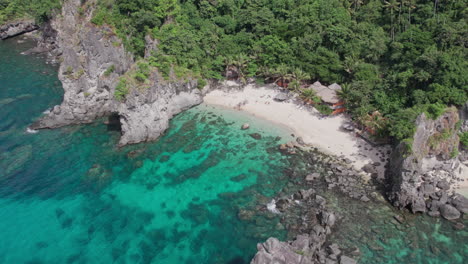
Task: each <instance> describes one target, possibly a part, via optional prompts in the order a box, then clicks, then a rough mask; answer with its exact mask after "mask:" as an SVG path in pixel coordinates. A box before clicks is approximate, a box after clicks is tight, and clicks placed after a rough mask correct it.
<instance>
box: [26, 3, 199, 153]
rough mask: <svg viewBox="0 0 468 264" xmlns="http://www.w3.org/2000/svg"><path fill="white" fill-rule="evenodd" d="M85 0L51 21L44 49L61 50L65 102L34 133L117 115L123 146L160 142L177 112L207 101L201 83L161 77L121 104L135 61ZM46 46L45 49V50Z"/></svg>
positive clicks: (35, 126) (69, 5)
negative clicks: (124, 80)
mask: <svg viewBox="0 0 468 264" xmlns="http://www.w3.org/2000/svg"><path fill="white" fill-rule="evenodd" d="M81 2H82V1H81V0H68V1H65V2H64V3H63V7H62V13H61V15H58V16H56V18H54V19H53V20H52V21H51V22H50V23H49V25H50V28H48V27H45V29H47V30H48V32H47V34H45V35H46V37H45V38H44V39H43V40H42V41H41V42H40V43H41V44H40V47H39V50H41V49H42V48H44V47H48V48H50V47H51V46H53V47H55V49H58V51H57V50H55V51H54V52H53V53H54V54H58V55H60V61H61V64H60V69H59V79H60V80H61V82H62V84H63V89H64V98H63V102H62V103H61V105H58V106H55V107H54V108H53V109H52V110H51V111H50V112H49V113H48V114H47V115H46V116H44V117H42V118H41V119H39V120H38V121H37V122H35V123H34V124H32V125H31V128H32V129H43V128H56V127H61V126H66V125H70V124H83V123H90V122H93V121H94V120H95V119H97V118H99V117H103V116H109V115H111V114H114V115H118V116H119V117H120V122H121V128H122V137H121V140H120V142H119V145H126V144H131V143H139V142H144V141H149V140H154V139H157V138H158V137H159V136H160V135H161V133H163V132H164V130H165V129H167V127H168V124H169V119H170V118H172V116H174V115H175V114H177V113H179V112H181V111H183V110H185V109H187V108H189V107H191V106H194V105H196V104H199V103H201V102H202V97H201V94H200V92H199V91H198V90H197V89H196V88H195V87H196V83H194V82H191V81H188V82H162V81H160V80H161V78H160V77H159V75H158V74H157V73H153V74H152V75H151V76H152V77H151V79H150V81H151V84H150V85H148V87H146V88H145V89H133V90H131V91H129V93H128V95H127V96H126V97H125V99H124V100H116V99H115V98H116V97H115V96H114V94H115V88H116V86H117V84H118V82H119V77H120V76H122V75H124V74H125V73H126V72H127V71H128V70H129V69H130V68H131V67H132V65H133V64H134V63H135V62H134V59H133V57H132V55H131V54H129V53H128V52H126V51H125V49H124V47H123V45H122V44H121V41H120V39H119V38H118V37H117V36H116V35H115V34H114V32H113V31H112V29H111V28H110V27H107V26H102V27H97V26H95V25H94V24H92V23H91V22H90V20H91V18H92V13H93V6H94V2H95V1H88V2H87V8H86V10H85V12H83V11H82V12H79V10H84V9H83V8H82V6H81ZM41 45H42V46H43V47H42V48H41Z"/></svg>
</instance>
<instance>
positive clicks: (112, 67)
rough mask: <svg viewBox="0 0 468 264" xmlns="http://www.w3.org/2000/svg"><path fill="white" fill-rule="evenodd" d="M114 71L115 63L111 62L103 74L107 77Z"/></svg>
mask: <svg viewBox="0 0 468 264" xmlns="http://www.w3.org/2000/svg"><path fill="white" fill-rule="evenodd" d="M114 71H115V65H114V64H112V65H111V66H110V67H109V68H107V70H106V71H105V72H104V76H106V77H108V76H110V75H111V74H112V73H113V72H114Z"/></svg>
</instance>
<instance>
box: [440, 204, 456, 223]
mask: <svg viewBox="0 0 468 264" xmlns="http://www.w3.org/2000/svg"><path fill="white" fill-rule="evenodd" d="M440 214H441V215H442V217H444V218H445V219H447V220H455V219H458V218H460V215H461V214H460V211H458V210H457V208H455V207H453V206H451V205H449V204H444V205H443V206H441V207H440Z"/></svg>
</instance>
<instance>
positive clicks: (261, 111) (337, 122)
mask: <svg viewBox="0 0 468 264" xmlns="http://www.w3.org/2000/svg"><path fill="white" fill-rule="evenodd" d="M227 85H228V86H227V88H229V82H228V83H227ZM230 88H232V89H231V90H227V89H223V90H221V89H216V90H212V91H209V92H207V93H206V94H205V96H204V103H205V104H207V105H216V106H221V107H225V108H229V109H234V110H238V111H243V112H246V113H248V114H250V115H252V116H254V117H256V118H260V119H264V120H267V121H269V122H272V123H274V124H276V125H279V126H282V127H287V128H288V129H289V130H290V131H292V132H293V133H294V135H295V136H296V137H301V138H302V139H303V141H304V142H305V143H306V144H307V145H310V146H312V147H316V148H318V150H319V151H321V152H323V153H324V154H327V155H333V156H336V157H343V158H347V159H349V160H350V163H352V165H353V167H354V168H355V169H356V170H358V171H362V169H363V167H364V166H366V165H368V164H372V165H373V166H374V167H375V169H376V172H377V174H378V178H379V179H383V178H384V172H385V167H384V166H385V164H386V163H387V159H388V156H389V155H388V154H389V151H390V147H389V146H388V145H384V146H372V145H371V144H369V143H368V142H366V141H365V140H363V139H362V138H359V137H357V136H356V135H354V134H353V132H348V131H344V130H343V129H342V126H343V125H344V124H345V123H346V122H348V121H349V119H348V118H347V117H345V116H343V115H338V116H332V117H325V118H321V117H320V116H319V115H320V113H319V112H318V111H317V110H315V109H312V110H311V109H308V108H307V107H305V106H301V105H299V104H297V103H295V102H293V100H291V99H289V100H286V101H284V102H278V101H275V100H273V98H274V97H275V96H276V95H277V94H278V93H279V92H280V90H279V89H275V88H274V87H268V86H262V87H255V86H254V85H247V86H246V87H244V88H242V89H238V86H237V87H236V86H230ZM367 175H368V176H369V174H367ZM365 178H367V179H369V178H370V177H365Z"/></svg>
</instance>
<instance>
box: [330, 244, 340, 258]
mask: <svg viewBox="0 0 468 264" xmlns="http://www.w3.org/2000/svg"><path fill="white" fill-rule="evenodd" d="M327 251H328V254H330V255H335V256H338V255H339V254H341V250H340V247H339V246H338V245H337V244H335V243H333V244H331V245H329V246H328V247H327Z"/></svg>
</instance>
